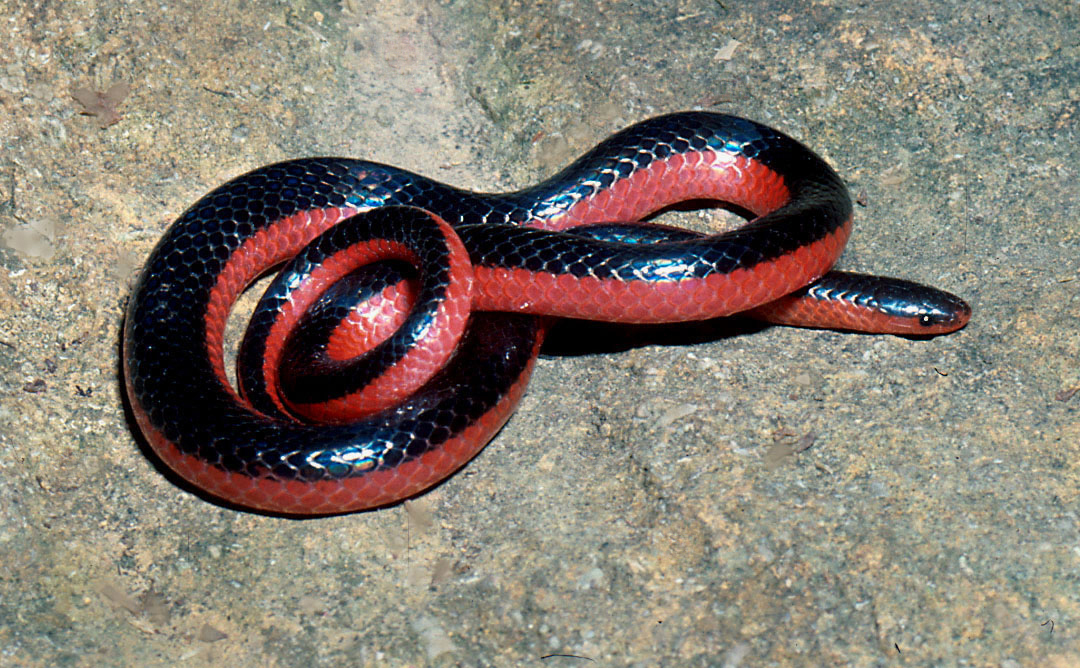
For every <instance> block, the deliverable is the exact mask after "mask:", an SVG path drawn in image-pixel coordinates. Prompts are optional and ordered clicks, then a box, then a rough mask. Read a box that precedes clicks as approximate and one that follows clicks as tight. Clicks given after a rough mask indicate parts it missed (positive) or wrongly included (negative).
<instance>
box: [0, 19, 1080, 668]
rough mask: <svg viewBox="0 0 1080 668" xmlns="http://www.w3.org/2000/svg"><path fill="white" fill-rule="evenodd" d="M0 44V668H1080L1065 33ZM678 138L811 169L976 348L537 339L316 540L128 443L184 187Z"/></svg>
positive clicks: (715, 25) (152, 26)
mask: <svg viewBox="0 0 1080 668" xmlns="http://www.w3.org/2000/svg"><path fill="white" fill-rule="evenodd" d="M781 4H782V3H781ZM375 5H377V6H378V8H377V9H374V8H373V7H374V6H375ZM0 17H3V18H2V22H0V25H2V28H0V36H2V38H3V43H2V45H0V110H2V112H3V113H2V114H0V140H2V141H3V153H2V154H0V232H2V235H3V236H2V238H3V244H4V246H3V248H2V249H0V313H2V314H3V317H2V319H0V397H2V398H0V665H15V666H23V665H25V666H58V665H59V666H67V665H71V666H102V665H192V666H204V665H205V666H220V665H231V666H237V667H239V666H294V665H328V666H339V665H371V666H382V665H390V666H420V665H444V666H451V665H461V666H516V665H538V666H539V665H543V666H556V667H561V666H586V665H590V666H591V665H603V666H657V665H664V666H676V665H678V666H740V665H744V666H761V665H856V666H877V665H912V666H916V665H957V664H959V665H977V666H1028V665H1047V666H1071V665H1078V664H1080V629H1078V628H1077V625H1078V623H1080V581H1078V573H1080V535H1078V522H1080V519H1078V516H1077V511H1078V509H1077V490H1078V488H1080V487H1078V486H1080V392H1077V389H1078V388H1080V364H1078V361H1080V260H1078V257H1080V253H1078V250H1080V223H1078V222H1077V221H1078V218H1080V186H1078V185H1077V184H1078V183H1080V174H1078V173H1077V172H1078V167H1077V165H1078V164H1080V141H1078V129H1077V128H1078V125H1077V113H1078V105H1080V62H1078V61H1080V50H1078V46H1077V41H1076V28H1077V25H1078V21H1080V15H1078V13H1077V7H1076V4H1075V3H1070V2H1050V3H1027V6H1025V5H1024V4H1023V3H1020V4H1017V3H1013V4H1011V5H1008V6H1007V7H1001V6H998V5H995V4H993V3H990V4H974V5H972V4H961V3H952V4H950V5H947V6H946V5H943V4H942V3H937V2H929V1H923V2H915V3H901V4H897V5H896V6H895V7H889V8H886V7H885V3H854V2H821V3H812V4H807V5H805V6H804V7H803V8H802V9H800V10H798V11H791V10H790V9H787V8H785V7H784V6H780V5H778V4H772V3H767V2H752V3H734V2H707V1H705V0H696V1H692V2H691V1H680V2H660V1H656V2H637V3H627V2H597V3H590V2H569V1H558V2H544V1H540V2H529V3H521V2H513V1H507V0H503V1H502V2H482V1H481V0H458V1H456V2H453V1H449V2H419V1H408V0H399V1H391V2H380V3H361V2H354V1H353V0H347V1H346V2H343V3H333V2H325V1H321V2H320V1H314V0H312V1H304V0H295V1H293V2H272V1H262V2H231V1H229V2H226V1H218V0H209V1H205V2H173V3H164V4H162V3H158V4H147V3H126V2H117V1H116V0H99V1H98V0H79V1H75V2H64V3H59V2H53V3H50V2H34V3H26V2H12V1H11V0H8V1H7V2H6V3H5V2H0ZM688 108H708V109H716V110H722V111H728V112H732V113H738V114H741V115H745V116H749V117H752V118H755V119H758V120H761V121H764V122H767V123H769V124H772V125H775V126H777V127H779V128H781V129H783V130H784V131H786V132H788V133H790V134H793V135H794V136H796V137H798V138H800V139H802V140H803V141H805V142H806V143H807V144H808V145H810V146H811V147H813V148H814V149H815V150H817V151H818V152H820V153H821V154H822V155H824V156H825V157H826V158H827V159H828V160H829V161H830V162H831V163H832V164H833V165H834V166H835V167H836V168H837V170H838V171H839V172H840V173H841V174H842V175H843V176H844V177H845V178H846V179H847V180H848V183H849V185H850V187H851V190H852V192H853V193H854V194H856V195H858V196H859V199H860V202H861V203H862V205H861V206H859V207H858V210H857V222H856V232H855V236H854V238H853V240H852V242H851V243H850V244H849V248H848V251H847V253H846V255H845V257H844V259H843V260H842V266H843V267H845V268H848V269H856V270H865V271H874V272H878V273H885V274H892V275H899V276H903V277H907V278H911V279H915V280H919V281H923V282H928V283H933V284H935V285H939V286H940V287H943V288H946V289H949V290H952V291H954V292H957V293H959V294H961V295H963V296H965V297H966V298H967V299H968V300H969V301H970V302H971V303H972V305H973V307H974V309H975V317H974V319H973V320H972V322H971V324H970V325H969V326H968V327H967V328H966V329H965V330H964V331H962V332H960V333H958V334H956V335H953V336H948V337H941V338H938V339H934V340H930V341H912V340H907V339H902V338H895V337H872V336H855V335H845V334H838V333H831V332H811V331H800V330H792V329H784V328H763V327H759V326H756V325H752V324H747V323H741V322H735V323H715V324H712V325H710V326H708V327H706V328H704V329H698V328H695V329H687V328H673V329H667V328H661V329H658V330H644V331H642V330H624V329H603V328H601V329H597V328H591V327H581V326H577V327H564V328H563V329H562V330H561V331H560V332H557V333H556V336H555V337H554V339H553V340H552V345H551V347H549V349H548V353H549V354H548V356H547V357H545V358H544V359H543V360H542V361H541V363H540V364H539V367H538V369H537V372H536V375H535V378H534V381H533V384H532V386H531V388H530V391H529V393H528V395H527V396H526V398H525V400H524V401H523V403H522V405H521V407H520V409H519V411H518V413H517V415H516V416H515V417H514V419H513V420H511V422H510V423H509V425H508V426H507V428H506V429H505V430H504V431H503V432H502V433H501V434H500V435H499V436H498V437H497V438H496V440H495V441H494V442H493V443H492V444H491V445H490V446H489V447H488V448H487V449H486V450H485V451H484V452H483V453H482V454H481V455H480V456H479V457H478V458H477V459H476V460H474V461H473V462H472V463H471V464H469V466H468V467H467V468H466V469H465V470H464V471H462V472H461V473H459V474H458V475H456V476H455V477H454V478H452V479H451V480H450V481H449V482H448V483H446V484H444V485H442V486H440V487H439V488H438V489H436V490H434V491H433V492H431V493H429V494H427V495H426V496H423V497H422V498H420V499H418V500H416V501H414V502H411V503H409V504H405V505H401V506H397V507H393V508H388V509H384V510H381V511H377V512H372V513H366V514H357V515H351V516H346V517H336V518H331V519H324V520H315V521H295V520H286V519H280V518H269V517H263V516H259V515H254V514H247V513H242V512H237V511H235V510H231V509H225V508H222V507H219V506H216V505H213V504H211V503H208V502H207V501H205V500H203V499H201V498H199V497H197V496H193V495H191V494H189V493H187V492H185V491H183V490H181V489H180V488H178V487H176V486H175V485H174V484H173V483H172V482H170V481H169V480H168V479H166V478H165V477H164V476H163V475H162V474H161V472H160V471H158V470H157V469H156V468H155V466H154V464H153V462H152V461H151V460H150V459H149V458H148V457H147V456H146V454H145V453H144V452H143V451H142V450H141V449H140V448H139V446H138V444H137V441H136V439H135V437H134V436H133V433H132V429H133V424H132V423H131V422H130V421H129V419H128V417H127V416H126V415H125V412H124V410H123V406H122V402H121V398H120V391H121V384H120V381H119V379H118V359H117V358H118V351H119V331H120V327H121V322H122V317H123V307H124V304H125V300H126V299H127V296H128V291H129V289H130V286H131V282H132V281H133V280H134V277H135V275H136V272H137V271H138V269H139V267H140V266H141V262H142V260H143V259H144V258H145V257H146V255H147V253H148V252H149V251H150V249H151V247H152V246H153V245H154V243H155V242H156V240H157V239H158V238H159V237H160V235H161V234H162V232H163V231H164V230H165V228H166V227H167V226H168V225H169V223H170V222H171V221H172V220H173V219H174V218H175V217H176V216H177V215H178V214H179V213H180V212H181V211H182V210H183V209H184V208H186V207H187V206H188V205H190V204H191V203H192V202H194V201H195V200H196V199H197V198H198V197H199V196H200V195H201V194H203V193H204V192H206V191H207V190H208V189H210V188H211V187H212V186H214V185H217V184H218V183H220V182H222V181H224V180H226V179H228V178H230V177H232V176H235V175H237V174H240V173H242V172H244V171H246V170H248V169H251V168H254V167H256V166H259V165H262V164H265V163H268V162H272V161H276V160H280V159H284V158H289V157H299V156H303V155H310V154H328V153H329V154H340V155H350V156H355V157H363V158H369V159H375V160H380V161H384V162H390V163H393V164H397V165H400V166H402V167H406V168H409V169H412V170H415V171H419V172H422V173H425V174H428V175H430V176H433V177H435V178H437V179H440V180H443V181H447V182H450V183H454V184H457V185H462V186H466V187H471V188H479V189H486V190H501V189H508V188H512V187H517V186H521V185H525V184H528V183H531V182H534V181H536V180H537V179H538V178H540V177H542V176H543V175H545V174H549V173H551V172H552V171H553V170H555V169H557V168H558V167H559V166H561V165H563V164H565V163H566V162H567V161H568V160H569V159H571V158H572V157H573V156H574V155H575V154H576V153H579V152H581V151H583V150H584V149H586V148H588V147H589V146H591V145H592V144H593V143H594V142H595V141H597V140H599V139H601V138H602V137H604V136H606V135H607V134H608V133H610V132H611V131H613V130H615V129H617V128H619V127H622V126H624V125H626V124H628V123H631V122H633V121H636V120H640V119H642V118H645V117H648V116H650V115H653V114H656V113H660V112H665V111H673V110H679V109H688ZM84 112H87V113H89V114H90V115H87V114H86V113H84ZM669 222H676V223H678V222H685V223H688V224H694V225H697V226H699V227H701V228H704V229H708V228H710V227H713V226H715V225H718V224H719V223H720V221H719V220H718V219H717V218H716V217H715V216H713V215H712V214H711V213H709V212H704V213H696V212H694V213H687V214H680V215H678V216H675V217H674V218H673V219H672V220H671V221H669ZM807 445H809V446H810V447H808V448H806V446H807ZM549 655H573V656H549Z"/></svg>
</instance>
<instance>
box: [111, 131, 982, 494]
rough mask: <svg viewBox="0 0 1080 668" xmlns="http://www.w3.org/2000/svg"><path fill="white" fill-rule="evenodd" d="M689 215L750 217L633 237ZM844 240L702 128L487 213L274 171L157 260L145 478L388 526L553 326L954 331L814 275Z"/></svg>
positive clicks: (757, 146)
mask: <svg viewBox="0 0 1080 668" xmlns="http://www.w3.org/2000/svg"><path fill="white" fill-rule="evenodd" d="M690 200H708V201H720V202H724V203H727V204H729V205H733V206H735V207H738V208H739V209H742V210H744V211H746V212H749V213H750V214H751V215H752V216H753V218H752V220H751V221H750V222H749V223H748V224H746V225H744V226H742V227H740V228H738V229H736V230H732V231H728V232H725V233H721V234H715V235H703V234H699V233H695V232H689V231H684V230H679V229H675V228H671V227H666V226H659V225H648V224H633V223H635V221H640V220H641V219H643V218H645V217H646V216H649V215H650V214H652V213H655V212H657V211H659V210H661V209H664V208H667V207H671V206H672V205H676V204H679V203H681V202H686V201H690ZM851 221H852V205H851V200H850V198H849V195H848V193H847V189H846V187H845V186H844V184H843V182H842V181H841V180H840V178H839V177H838V176H837V174H836V173H835V172H834V171H833V170H832V169H831V168H830V167H829V166H828V165H827V164H826V163H825V162H824V161H823V160H821V159H820V158H819V157H817V156H816V155H814V153H812V152H811V151H810V150H809V149H807V148H806V147H804V146H803V145H801V144H800V143H798V142H797V141H795V140H793V139H791V138H789V137H787V136H786V135H784V134H782V133H780V132H778V131H776V130H773V129H771V128H769V127H766V126H763V125H760V124H758V123H755V122H753V121H749V120H745V119H742V118H737V117H733V116H727V115H721V114H715V113H705V112H689V113H677V114H670V115H667V116H661V117H658V118H653V119H651V120H647V121H644V122H642V123H638V124H637V125H634V126H632V127H629V128H627V129H625V130H623V131H621V132H619V133H617V134H615V135H613V136H611V137H610V138H608V139H607V140H605V141H604V142H602V143H601V144H600V145H598V146H597V147H596V148H594V149H592V150H591V151H589V152H588V153H586V154H585V155H583V156H582V157H581V158H579V159H578V160H577V161H575V162H574V163H573V164H571V165H570V166H569V167H567V168H566V169H564V170H563V171H562V172H560V173H558V174H557V175H555V176H553V177H552V178H550V179H548V180H546V181H544V182H543V183H540V184H539V185H536V186H534V187H531V188H527V189H525V190H521V191H518V192H512V193H505V194H480V193H475V192H468V191H464V190H459V189H456V188H452V187H450V186H447V185H443V184H441V183H438V182H435V181H433V180H431V179H428V178H425V177H422V176H419V175H416V174H412V173H410V172H407V171H404V170H401V169H398V168H395V167H389V166H386V165H381V164H376V163H372V162H365V161H360V160H350V159H341V158H309V159H302V160H293V161H289V162H284V163H280V164H276V165H271V166H268V167H263V168H261V169H257V170H255V171H253V172H251V173H249V174H245V175H244V176H241V177H239V178H237V179H234V180H232V181H230V182H228V183H226V184H225V185H223V186H221V187H219V188H217V189H216V190H214V191H213V192H211V193H209V194H208V195H206V196H205V197H203V198H202V199H201V200H199V201H198V202H196V203H195V205H194V206H192V207H191V208H190V209H189V210H188V211H187V212H186V213H184V214H183V215H182V216H181V217H180V219H179V220H177V221H176V222H175V223H174V224H173V225H172V227H171V228H169V230H168V232H167V233H166V234H165V236H164V238H163V239H162V240H161V241H160V243H158V245H157V247H156V248H155V249H154V251H153V253H152V255H151V256H150V258H149V260H148V261H147V263H146V266H145V268H144V270H143V272H142V275H141V276H140V277H139V279H138V283H137V285H136V287H135V290H134V294H133V295H132V297H131V301H130V304H129V307H128V312H127V318H126V323H125V330H124V369H125V374H126V386H127V393H128V397H129V399H130V402H131V406H132V408H133V411H134V414H135V417H136V420H137V422H138V424H139V427H140V429H141V430H142V432H143V434H144V435H145V437H146V439H147V440H148V442H149V443H150V445H151V446H152V447H153V449H154V451H155V452H156V453H157V455H159V456H160V458H161V459H162V460H163V461H164V462H165V463H166V464H167V465H168V466H169V467H171V468H172V469H173V470H174V471H175V472H176V473H178V474H179V475H180V476H182V477H183V478H184V479H186V480H187V481H189V482H190V483H191V484H193V485H195V486H196V487H198V488H200V489H202V490H203V491H205V492H207V493H209V494H210V495H212V496H214V497H218V498H220V499H223V500H226V501H229V502H232V503H235V504H238V505H240V506H244V507H248V508H252V509H259V510H265V511H272V512H280V513H295V514H305V515H310V514H324V513H338V512H346V511H351V510H358V509H364V508H372V507H376V506H380V505H385V504H388V503H392V502H395V501H398V500H400V499H403V498H406V497H408V496H410V495H413V494H416V493H418V492H420V491H422V490H424V489H426V488H428V487H430V486H431V485H433V484H435V483H436V482H438V481H439V480H442V479H443V478H445V477H446V476H448V475H450V474H451V473H453V472H454V471H455V470H457V469H458V468H459V467H461V466H462V465H463V464H465V462H467V461H468V460H469V459H470V458H472V457H473V456H474V455H475V454H476V453H477V452H478V451H479V450H480V449H481V448H483V446H484V445H485V444H486V443H487V442H488V440H490V439H491V438H492V436H494V434H495V433H496V432H497V431H498V430H499V428H500V427H501V426H502V425H503V423H504V422H505V421H506V420H507V419H508V418H509V416H510V414H511V412H512V411H513V408H514V406H515V404H516V403H517V401H518V399H519V398H520V397H521V395H522V393H523V392H524V390H525V386H526V383H527V381H528V377H529V374H530V372H531V370H532V367H533V362H534V360H535V359H536V356H537V354H538V352H539V349H540V344H541V341H542V339H543V334H544V331H545V327H546V323H547V322H548V320H549V318H550V317H551V316H555V317H573V318H586V319H595V320H608V321H617V322H634V323H659V322H673V321H687V320H701V319H707V318H715V317H719V316H725V315H730V314H733V313H741V312H749V313H750V314H751V315H753V316H755V317H759V318H764V319H766V320H769V321H772V322H779V323H785V324H795V325H807V326H817V327H834V328H840V329H852V330H858V331H869V332H892V333H900V334H912V335H933V334H940V333H945V332H949V331H953V330H955V329H959V328H960V327H963V326H964V324H965V323H966V322H967V320H968V318H969V317H970V309H969V307H968V306H967V305H966V304H965V303H964V302H963V301H961V300H960V299H959V298H957V297H955V296H953V295H950V294H948V293H943V292H941V291H939V290H936V289H933V288H927V287H924V286H920V285H916V284H914V283H910V282H907V281H900V280H897V279H884V278H878V277H872V276H862V275H855V274H845V273H840V272H831V271H830V269H831V267H832V265H833V263H834V262H835V261H836V259H837V257H838V256H839V255H840V252H841V250H842V249H843V247H844V244H845V242H846V241H847V239H848V236H849V234H850V232H851ZM285 262H288V264H287V266H286V267H285V269H283V270H282V272H281V273H280V274H279V275H278V276H277V278H276V279H275V280H274V282H273V283H272V285H271V286H270V288H269V289H268V290H267V293H266V294H265V295H264V297H263V299H262V301H261V302H260V305H259V306H258V307H257V308H256V311H255V314H254V316H253V317H252V321H251V323H250V325H249V330H248V335H247V337H246V339H245V342H244V344H243V345H242V347H241V352H240V355H239V357H240V360H241V362H242V363H241V365H240V366H241V371H240V372H239V374H238V375H239V383H240V385H241V388H242V390H241V391H238V390H236V389H234V388H233V386H232V384H231V383H230V382H229V379H228V377H227V374H226V371H225V365H224V353H223V341H224V337H225V323H226V320H227V318H228V314H229V311H230V309H231V307H232V305H233V303H234V302H235V301H236V299H237V297H238V296H239V295H240V293H241V292H242V291H243V290H244V289H245V288H246V287H247V286H248V285H249V284H250V283H251V282H253V281H254V280H255V279H256V278H258V277H259V276H260V275H262V274H264V273H265V272H266V271H267V270H268V269H269V268H271V267H275V266H278V265H281V264H282V263H285ZM350 322H352V323H353V324H352V325H351V326H349V323H350ZM358 349H359V350H361V351H366V352H365V353H364V354H360V355H357V354H356V351H357V350H358Z"/></svg>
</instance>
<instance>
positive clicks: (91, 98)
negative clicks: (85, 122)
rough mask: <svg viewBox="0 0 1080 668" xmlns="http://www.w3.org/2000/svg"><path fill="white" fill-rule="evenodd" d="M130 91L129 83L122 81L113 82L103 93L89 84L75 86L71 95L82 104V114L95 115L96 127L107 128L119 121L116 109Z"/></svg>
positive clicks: (118, 113)
mask: <svg viewBox="0 0 1080 668" xmlns="http://www.w3.org/2000/svg"><path fill="white" fill-rule="evenodd" d="M130 92H131V85H130V84H128V83H125V82H123V81H121V82H118V83H114V84H113V85H111V86H109V89H108V90H107V91H105V92H104V93H99V92H98V91H96V90H94V89H93V88H91V87H89V86H83V87H82V88H76V89H75V90H74V91H73V92H72V93H71V96H72V97H74V98H75V101H76V102H78V103H79V104H81V105H82V107H83V110H82V112H81V113H82V114H83V115H84V116H96V117H97V121H98V127H101V128H107V127H109V126H110V125H115V124H116V123H119V122H120V118H121V116H120V112H119V111H117V110H116V108H117V107H118V106H120V103H121V102H123V101H124V98H126V97H127V96H128V93H130Z"/></svg>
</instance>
